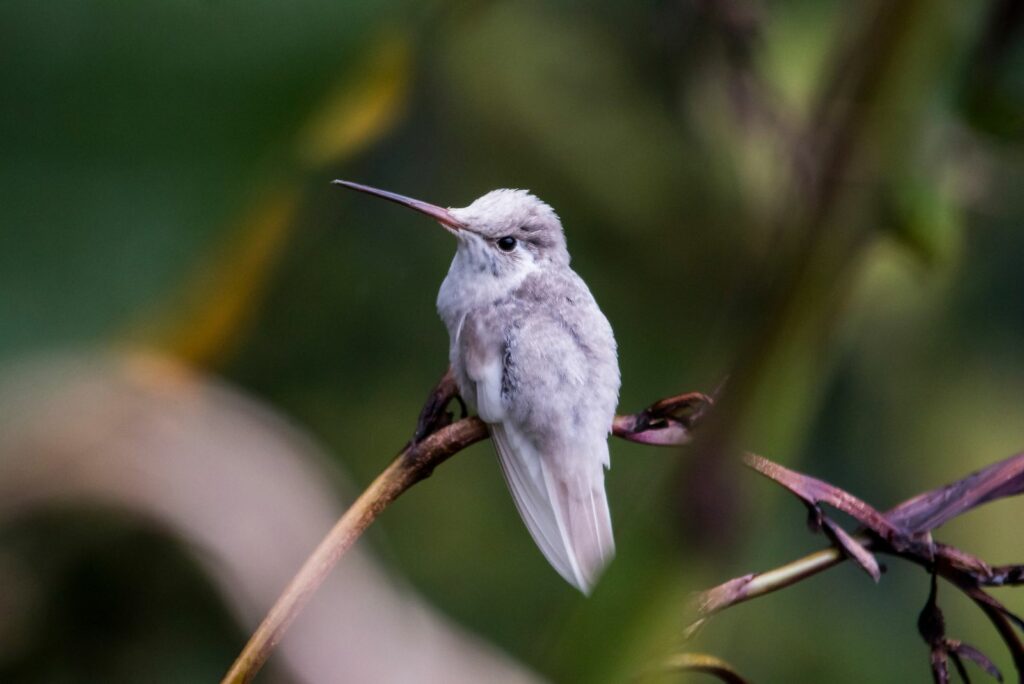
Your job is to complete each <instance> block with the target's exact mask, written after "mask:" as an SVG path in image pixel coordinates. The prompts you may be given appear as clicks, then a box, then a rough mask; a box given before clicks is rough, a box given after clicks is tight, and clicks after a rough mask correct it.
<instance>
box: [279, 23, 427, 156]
mask: <svg viewBox="0 0 1024 684" xmlns="http://www.w3.org/2000/svg"><path fill="white" fill-rule="evenodd" d="M411 64H412V58H411V47H410V41H409V39H408V38H407V37H406V36H405V35H402V34H392V35H387V36H383V37H381V38H379V39H378V40H377V41H376V49H374V50H373V51H372V52H371V53H370V55H369V57H368V58H367V59H366V61H365V63H364V64H361V65H357V66H356V67H355V68H354V69H353V71H354V72H355V73H356V74H357V76H356V78H355V80H354V81H352V80H349V79H346V80H345V82H344V83H340V84H338V86H336V87H335V89H334V90H333V91H332V92H331V93H329V94H328V96H327V98H326V101H325V103H324V104H323V106H321V107H320V108H319V109H318V110H317V111H316V112H314V114H313V117H312V119H311V120H310V122H309V123H308V124H307V125H306V126H305V128H304V129H303V130H302V131H301V133H300V134H299V138H298V144H297V154H298V158H299V161H300V163H301V164H303V165H304V166H306V167H317V166H322V165H324V164H326V163H328V162H331V161H336V160H338V159H340V158H344V157H348V156H351V155H352V154H353V153H355V152H357V151H359V150H360V149H362V148H364V147H365V146H366V145H368V144H370V143H372V142H373V141H375V140H377V139H378V138H379V137H380V136H381V135H382V134H383V133H384V132H385V131H387V130H388V129H390V128H391V126H392V125H393V124H394V123H395V122H396V121H397V120H398V117H399V114H400V113H401V111H402V110H403V106H404V104H405V99H406V93H407V92H408V90H409V74H410V71H411Z"/></svg>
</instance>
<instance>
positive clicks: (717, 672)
mask: <svg viewBox="0 0 1024 684" xmlns="http://www.w3.org/2000/svg"><path fill="white" fill-rule="evenodd" d="M669 672H699V673H702V674H707V675H711V676H712V677H715V678H716V679H718V680H719V681H722V682H725V683H726V684H747V680H746V679H744V678H743V676H742V675H741V674H740V673H739V672H737V671H736V670H735V668H733V666H732V665H730V664H729V663H727V662H725V661H724V660H722V659H721V658H717V657H715V656H713V655H708V654H707V653H679V654H677V655H674V656H671V657H669V658H667V659H666V660H665V662H663V663H662V664H661V665H660V666H659V667H656V668H652V669H651V670H648V671H647V672H644V673H642V674H641V675H639V676H638V677H637V678H636V680H637V681H642V680H645V679H648V678H650V677H653V676H655V675H663V674H666V673H669Z"/></svg>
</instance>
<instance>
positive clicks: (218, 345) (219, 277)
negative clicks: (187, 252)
mask: <svg viewBox="0 0 1024 684" xmlns="http://www.w3.org/2000/svg"><path fill="white" fill-rule="evenodd" d="M297 206H298V192H297V191H296V190H294V189H287V190H277V191H274V192H271V193H269V194H267V195H265V196H264V197H263V198H262V199H261V200H260V201H259V202H258V203H257V204H256V205H255V206H253V207H252V208H250V209H249V211H248V212H247V213H246V215H245V216H244V217H243V219H242V220H241V222H240V225H239V227H238V228H237V229H235V230H233V231H231V232H230V238H229V239H228V240H227V241H226V243H225V244H223V245H221V247H220V249H219V250H217V251H216V253H215V255H214V256H213V258H212V259H209V260H207V261H206V262H205V263H206V264H212V267H208V268H205V269H202V270H201V271H199V272H198V273H197V274H196V275H195V276H193V278H192V280H191V281H190V282H189V283H188V285H187V286H186V288H185V293H184V296H183V305H182V306H181V307H180V311H179V315H178V316H176V317H175V321H174V323H172V326H173V327H172V328H171V330H170V331H169V333H168V334H166V335H162V336H160V337H163V339H164V343H163V344H161V345H159V346H161V347H163V348H164V349H165V350H166V351H169V352H170V353H172V354H173V355H174V356H176V357H177V358H179V359H181V360H183V361H185V362H187V363H190V364H192V365H196V366H214V365H216V364H217V362H219V361H220V360H222V359H223V358H224V357H225V356H227V354H228V352H229V351H230V349H231V348H232V347H233V343H234V342H235V341H236V340H237V338H238V337H240V335H241V333H242V331H243V330H244V327H245V323H246V322H247V321H248V320H249V318H250V315H251V313H252V312H253V310H254V309H255V308H256V305H257V303H258V302H259V299H260V297H259V295H260V293H261V291H262V290H263V288H264V286H265V284H266V281H267V280H268V276H269V274H270V272H271V270H272V268H273V266H274V264H275V263H276V262H277V257H278V256H279V255H280V254H281V252H282V251H283V250H282V248H283V246H284V243H285V241H286V239H287V237H288V234H289V231H288V229H289V227H290V226H291V224H292V217H293V216H294V213H295V208H296V207H297Z"/></svg>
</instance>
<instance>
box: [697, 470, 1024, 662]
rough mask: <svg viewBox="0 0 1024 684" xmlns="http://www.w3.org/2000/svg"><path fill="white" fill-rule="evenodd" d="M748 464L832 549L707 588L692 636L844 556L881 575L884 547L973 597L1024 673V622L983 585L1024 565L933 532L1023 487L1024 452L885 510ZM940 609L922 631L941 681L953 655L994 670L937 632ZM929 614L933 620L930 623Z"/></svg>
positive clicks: (1008, 580)
mask: <svg viewBox="0 0 1024 684" xmlns="http://www.w3.org/2000/svg"><path fill="white" fill-rule="evenodd" d="M746 462H747V465H748V466H750V467H751V468H753V469H754V470H756V471H757V472H759V473H761V474H762V475H765V476H766V477H769V478H770V479H772V480H774V481H775V482H777V483H779V484H780V485H782V486H784V487H785V488H786V489H788V490H789V491H791V492H792V493H794V494H795V495H796V496H797V497H799V498H800V500H801V501H802V502H803V503H804V504H805V505H806V506H807V507H808V508H809V510H810V511H811V514H812V522H813V523H814V525H813V526H814V527H815V529H820V530H822V531H824V532H825V533H826V534H827V535H828V536H829V538H830V539H831V540H832V542H833V544H834V547H833V548H831V549H825V550H822V551H818V552H816V553H814V554H811V555H810V556H806V557H804V558H801V559H798V560H796V561H793V562H791V563H787V564H786V565H784V566H781V567H780V568H776V569H775V570H772V571H769V572H766V573H760V574H751V575H744V576H742V577H737V578H735V579H732V580H729V581H728V582H725V583H723V584H720V585H719V586H717V587H714V588H712V589H709V590H707V591H705V592H703V593H702V594H700V595H699V597H698V601H697V608H698V613H699V615H700V617H699V619H698V620H697V621H696V622H694V624H693V625H691V627H690V628H689V629H688V633H689V634H692V633H694V632H695V631H696V630H697V629H698V628H699V627H700V626H702V625H703V624H704V623H705V622H706V621H707V619H708V618H709V617H710V616H711V615H713V614H714V613H717V612H719V611H721V610H724V609H726V608H728V607H730V606H733V605H735V604H737V603H740V602H742V601H746V600H749V599H751V598H755V597H757V596H763V595H764V594H767V593H771V592H774V591H777V590H778V589H781V588H783V587H786V586H790V585H791V584H794V583H796V582H799V581H801V580H803V579H806V578H808V577H811V576H812V575H815V574H818V573H819V572H822V571H824V570H827V569H828V568H830V567H833V566H834V565H837V564H839V563H841V562H842V561H843V560H845V559H846V558H853V559H854V560H855V561H857V562H858V563H859V564H860V565H861V567H863V568H864V569H865V570H866V571H868V573H869V574H871V575H872V577H874V578H875V579H876V580H877V579H878V573H877V570H878V567H879V566H878V563H877V561H876V560H875V559H874V556H873V553H885V554H888V555H892V556H897V557H900V558H903V559H905V560H909V561H911V562H914V563H917V564H918V565H921V566H922V567H924V568H926V569H928V570H929V571H930V572H931V573H932V575H933V577H935V576H939V577H942V578H943V579H945V580H947V581H948V582H950V583H951V584H952V585H953V586H955V587H957V588H958V589H959V590H960V591H962V592H963V593H964V594H965V595H967V596H968V597H969V598H970V599H971V600H972V601H974V602H975V604H976V605H978V607H979V608H981V609H982V611H983V612H984V613H985V615H986V616H987V617H988V618H989V620H990V621H991V622H992V623H993V625H994V626H995V627H996V630H997V631H998V632H999V634H1000V636H1001V637H1002V639H1003V642H1004V643H1005V644H1006V647H1007V649H1008V650H1009V651H1010V653H1011V655H1012V657H1013V661H1014V666H1015V667H1016V668H1017V671H1018V673H1020V674H1021V675H1022V676H1024V646H1022V644H1021V640H1020V637H1019V635H1018V634H1017V632H1016V631H1015V629H1014V627H1016V628H1017V629H1020V630H1022V631H1024V621H1022V620H1021V619H1020V618H1019V617H1017V616H1016V615H1014V614H1013V613H1012V612H1010V611H1009V610H1007V608H1006V607H1005V606H1004V605H1002V603H1000V602H999V601H997V600H996V599H995V598H993V597H992V596H991V595H990V594H988V593H986V592H985V591H984V589H983V587H986V586H1003V585H1009V584H1020V583H1022V578H1024V565H1005V566H998V567H993V566H990V565H989V564H987V563H986V562H985V561H983V560H981V559H980V558H978V557H976V556H974V555H972V554H970V553H967V552H966V551H963V550H961V549H958V548H956V547H953V546H949V545H947V544H942V543H938V542H935V541H934V540H933V539H932V537H931V532H932V530H933V529H934V528H935V527H937V526H938V525H941V524H942V523H944V522H947V521H948V520H950V519H952V518H954V517H956V516H958V515H960V514H962V513H965V512H967V511H969V510H971V509H973V508H975V507H977V506H980V505H982V504H984V503H988V502H990V501H994V500H996V499H999V498H1004V497H1008V496H1015V495H1017V494H1020V493H1022V492H1024V453H1022V454H1017V455H1015V456H1012V457H1010V458H1008V459H1006V460H1004V461H1000V462H999V463H994V464H992V465H990V466H988V467H986V468H983V469H981V470H979V471H977V472H975V473H971V474H970V475H967V476H966V477H964V478H962V479H960V480H957V481H956V482H953V483H951V484H948V485H945V486H943V487H939V488H937V489H933V490H930V491H928V492H925V493H923V494H920V495H918V496H915V497H913V498H911V499H908V500H907V501H905V502H903V503H901V504H899V505H898V506H896V507H895V508H893V509H891V510H890V511H888V512H886V513H880V512H879V511H877V510H876V509H875V508H873V507H872V506H870V505H869V504H867V503H865V502H864V501H862V500H861V499H859V498H857V497H855V496H853V495H852V494H850V493H848V492H846V491H844V490H842V489H840V488H839V487H836V486H834V485H831V484H829V483H827V482H823V481H822V480H818V479H816V478H813V477H809V476H807V475H803V474H801V473H797V472H796V471H793V470H790V469H788V468H785V467H783V466H780V465H778V464H777V463H773V462H772V461H769V460H768V459H765V458H763V457H760V456H754V455H748V456H747V457H746ZM822 504H825V505H828V506H831V507H833V508H836V509H837V510H840V511H842V512H844V513H846V514H848V515H850V516H851V517H853V518H854V519H855V520H857V522H859V523H860V524H861V525H862V526H863V528H862V529H861V530H860V531H859V532H858V533H856V534H853V535H851V534H849V533H847V532H846V531H845V530H843V529H842V528H841V527H839V525H838V524H837V523H835V521H833V520H831V519H830V518H829V517H828V516H827V515H826V514H825V513H824V511H823V510H822V509H821V505H822ZM933 599H934V597H933ZM933 599H932V600H933ZM928 611H931V612H928ZM937 611H938V606H935V607H934V608H930V607H929V606H926V609H925V611H923V612H922V618H921V620H922V621H924V622H922V625H924V626H922V628H921V629H922V635H923V636H925V640H926V641H927V642H928V643H929V646H930V647H931V649H932V667H933V672H934V673H935V676H936V679H937V681H946V680H945V679H942V678H943V677H948V661H950V660H951V661H952V662H953V663H954V666H955V667H957V669H958V670H962V668H963V663H962V662H961V659H962V658H966V659H968V660H972V661H974V662H976V663H978V664H979V665H981V666H982V667H983V668H985V669H986V671H988V672H990V673H991V672H992V671H993V670H992V669H991V663H990V661H988V659H987V657H985V656H984V655H983V654H981V653H980V652H979V651H978V650H977V649H974V648H973V647H971V646H968V645H965V644H963V643H962V642H959V641H954V640H949V639H947V638H946V636H945V632H944V627H943V629H942V630H939V631H936V629H937V628H936V626H935V625H936V624H937V623H936V622H935V621H936V620H938V619H939V618H941V613H940V612H937ZM928 619H931V620H932V622H931V623H928ZM926 623H927V624H926ZM926 628H928V629H930V630H931V631H927V630H926ZM926 631H927V635H926ZM940 632H941V633H940Z"/></svg>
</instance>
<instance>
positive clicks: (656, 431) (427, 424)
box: [222, 370, 711, 684]
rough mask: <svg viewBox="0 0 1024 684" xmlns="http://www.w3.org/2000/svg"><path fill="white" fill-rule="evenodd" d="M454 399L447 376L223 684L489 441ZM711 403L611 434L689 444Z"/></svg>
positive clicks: (257, 661)
mask: <svg viewBox="0 0 1024 684" xmlns="http://www.w3.org/2000/svg"><path fill="white" fill-rule="evenodd" d="M455 399H458V390H457V388H456V385H455V381H454V379H453V377H452V375H451V371H450V370H449V372H448V373H445V375H444V377H442V378H441V380H440V382H438V384H437V386H436V387H435V388H434V390H433V392H431V393H430V396H429V397H428V398H427V401H426V402H425V403H424V406H423V409H422V411H421V412H420V416H419V420H418V421H417V424H416V430H415V432H414V434H413V438H412V439H411V440H410V441H409V443H408V444H407V445H406V446H405V448H404V449H402V451H401V452H400V453H399V454H398V456H396V457H395V459H394V460H393V461H392V462H391V465H389V466H388V467H387V468H386V469H385V470H384V472H382V473H381V474H380V475H378V476H377V479H375V480H374V481H373V482H372V483H371V484H370V486H369V487H367V489H366V491H364V492H363V493H362V494H361V495H360V496H359V498H358V499H356V500H355V502H354V503H353V504H352V505H351V506H350V507H349V509H348V510H347V511H346V512H345V514H344V515H343V516H342V517H341V519H340V520H339V521H338V522H337V524H336V525H335V526H334V528H332V529H331V531H330V532H328V533H327V536H326V537H324V539H323V541H322V542H320V545H319V546H317V548H316V550H314V551H313V553H312V554H311V555H310V556H309V558H308V559H306V562H305V563H304V564H303V566H302V568H301V569H300V570H299V572H298V574H296V575H295V577H294V578H293V579H292V581H291V582H290V583H289V584H288V586H287V587H286V588H285V590H284V592H283V593H282V594H281V596H280V597H278V599H277V601H276V602H275V603H274V606H273V607H272V608H271V609H270V612H269V613H267V616H266V617H265V618H264V619H263V622H262V623H260V625H259V627H258V628H257V629H256V631H255V632H254V633H253V635H252V636H251V637H250V638H249V642H248V643H247V644H246V645H245V648H243V649H242V652H241V654H239V656H238V658H237V659H236V660H235V662H234V664H233V665H232V666H231V669H230V670H229V671H228V673H227V674H226V675H225V676H224V679H223V680H222V684H229V683H230V684H241V683H243V682H249V681H251V680H252V678H253V677H255V676H256V673H257V672H259V670H260V668H261V667H263V664H264V663H265V662H266V661H267V658H269V657H270V653H271V652H272V651H273V650H274V647H275V646H277V644H278V642H279V641H280V640H281V638H282V637H283V636H284V633H285V631H286V630H287V629H288V627H289V626H290V625H291V623H292V621H294V620H295V618H296V616H297V615H298V614H299V612H300V611H301V610H302V608H303V607H304V606H305V605H306V603H307V602H308V601H309V599H310V598H311V597H312V595H313V593H314V592H316V590H317V589H318V588H319V587H320V585H321V584H322V583H323V581H324V579H325V578H326V577H327V574H328V573H329V572H330V571H331V569H332V568H333V567H334V566H335V565H336V564H337V562H338V561H339V560H340V559H341V557H342V556H343V555H345V552H346V551H348V549H349V548H351V547H352V545H353V544H354V543H355V541H356V540H357V539H358V538H359V537H360V535H362V533H363V532H364V531H366V529H367V528H368V527H369V526H370V524H371V523H373V521H374V520H376V518H377V516H378V515H380V513H381V512H383V511H384V509H385V508H387V507H388V506H389V505H391V503H392V502H394V500H395V499H397V498H398V497H399V496H401V495H402V494H403V493H404V492H405V491H406V490H408V489H409V488H410V487H412V486H413V485H414V484H416V483H417V482H419V481H420V480H423V479H425V478H426V477H429V476H430V474H431V473H432V472H433V470H434V468H436V467H437V466H438V465H440V464H441V463H443V462H444V461H446V460H448V459H449V458H450V457H451V456H453V455H455V454H457V453H458V452H460V451H462V450H463V449H465V448H466V447H468V446H470V445H472V444H475V443H477V442H480V441H483V440H485V439H487V437H488V433H487V426H486V425H485V424H484V423H483V421H481V420H480V419H479V418H477V417H475V416H474V417H471V418H466V417H463V418H462V419H461V420H459V421H456V422H452V419H453V416H452V414H451V413H449V412H448V410H447V408H448V405H449V404H450V403H451V402H452V400H455ZM460 402H461V400H460ZM710 404H711V399H709V398H708V397H707V396H705V395H703V394H700V393H689V394H680V395H677V396H674V397H669V398H667V399H662V400H661V401H658V402H656V403H654V404H652V405H651V406H649V407H647V408H646V409H644V410H643V411H640V412H639V413H635V414H629V415H624V416H616V417H615V421H614V425H613V428H612V433H613V434H614V435H615V436H616V437H620V438H622V439H626V440H629V441H633V442H639V443H641V444H652V445H666V446H667V445H677V444H685V443H686V442H688V441H689V440H690V431H691V428H692V426H693V424H694V423H695V422H696V421H697V420H698V419H699V418H700V417H701V416H702V415H703V413H704V410H705V409H706V407H707V406H709V405H710ZM463 408H464V407H463Z"/></svg>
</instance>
